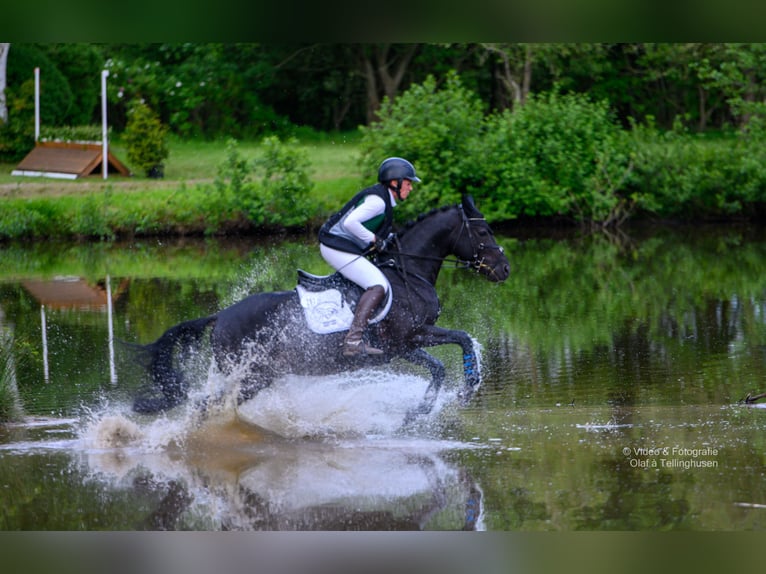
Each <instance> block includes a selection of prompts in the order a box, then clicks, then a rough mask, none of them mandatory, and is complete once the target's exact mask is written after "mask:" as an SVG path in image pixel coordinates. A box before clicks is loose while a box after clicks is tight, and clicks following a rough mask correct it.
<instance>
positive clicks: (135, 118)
mask: <svg viewBox="0 0 766 574" xmlns="http://www.w3.org/2000/svg"><path fill="white" fill-rule="evenodd" d="M124 141H125V145H126V146H127V149H128V161H130V162H131V164H132V165H133V166H135V167H136V168H137V169H138V170H140V171H142V172H144V173H146V175H147V177H152V175H153V174H156V175H159V176H160V177H161V176H162V168H163V164H164V161H165V160H166V159H167V157H168V155H169V154H170V149H169V147H168V141H167V128H166V127H165V126H164V125H162V122H160V119H159V117H158V116H157V115H156V114H155V113H154V111H152V109H151V108H150V107H149V106H148V105H146V104H145V103H144V102H140V101H137V102H134V103H133V104H132V105H131V108H130V112H129V114H128V124H127V126H126V127H125V134H124ZM158 171H159V173H157V172H158Z"/></svg>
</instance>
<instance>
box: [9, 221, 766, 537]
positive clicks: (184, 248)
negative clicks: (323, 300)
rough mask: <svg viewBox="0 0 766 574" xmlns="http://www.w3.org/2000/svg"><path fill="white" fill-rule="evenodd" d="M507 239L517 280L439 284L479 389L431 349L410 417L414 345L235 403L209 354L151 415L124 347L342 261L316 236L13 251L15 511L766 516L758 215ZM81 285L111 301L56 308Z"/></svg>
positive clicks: (733, 519)
mask: <svg viewBox="0 0 766 574" xmlns="http://www.w3.org/2000/svg"><path fill="white" fill-rule="evenodd" d="M500 240H501V243H502V244H503V246H504V247H505V248H506V252H507V253H508V254H509V259H510V260H511V263H512V266H513V269H514V272H513V273H512V276H511V278H510V279H509V280H508V281H507V282H506V283H505V284H503V285H492V284H490V283H488V282H484V281H483V280H482V279H481V278H478V277H476V276H474V275H472V274H468V273H465V272H460V271H456V270H444V271H443V272H442V276H441V277H440V280H439V285H438V286H437V289H438V291H439V293H440V297H441V300H442V305H443V313H442V317H441V318H440V324H442V325H443V326H447V327H453V328H463V329H466V330H467V331H469V332H470V333H471V334H472V335H473V336H474V337H475V338H476V341H477V343H478V344H479V346H480V348H481V350H482V352H481V355H482V356H481V359H482V371H483V374H484V378H483V383H482V387H481V389H480V391H479V393H478V394H477V395H476V397H475V398H474V399H473V400H472V402H471V403H470V404H469V405H468V406H466V407H461V406H459V405H458V402H457V397H456V392H457V389H458V388H459V385H460V369H461V365H460V357H459V355H460V353H459V351H458V350H457V349H456V348H455V349H450V348H449V347H445V348H440V349H435V350H434V354H435V355H436V356H438V357H439V358H441V359H442V360H443V361H444V362H445V364H446V366H447V369H448V385H447V388H446V389H445V390H444V391H443V392H442V393H441V395H440V396H439V399H438V401H437V403H436V405H435V407H434V410H433V411H432V412H431V413H430V414H429V415H428V416H425V417H421V418H420V419H419V420H417V421H415V422H413V423H411V424H405V417H406V414H407V412H408V410H409V409H410V408H412V407H413V406H415V405H417V404H418V402H419V401H420V399H421V398H422V396H423V393H424V391H425V388H426V386H427V385H428V379H427V374H426V373H425V372H423V371H421V370H419V369H417V368H414V367H412V366H410V365H408V364H407V363H405V362H400V361H397V362H394V363H392V364H391V365H388V366H386V367H380V368H375V369H366V370H362V371H357V372H353V373H342V374H340V375H336V376H331V377H307V376H300V377H299V376H293V375H287V374H286V375H285V376H283V377H281V378H280V379H279V380H277V381H276V383H275V384H274V385H273V386H272V387H271V388H269V389H266V390H264V391H262V392H261V393H260V395H258V397H257V398H256V399H255V400H253V401H250V402H248V403H245V404H244V405H242V406H241V407H239V408H237V407H236V406H235V405H236V401H235V400H234V396H235V392H236V389H235V388H234V386H233V385H232V382H231V381H227V380H226V379H225V378H223V376H222V375H221V374H220V373H217V372H216V371H215V369H212V368H210V366H209V365H208V364H207V363H206V362H205V360H204V356H202V355H201V357H202V358H201V359H200V360H199V361H198V364H197V365H196V367H197V368H196V369H195V370H194V373H193V378H194V381H195V386H194V392H193V396H192V398H191V400H190V401H189V402H187V403H185V404H184V405H183V406H182V407H179V408H177V409H174V410H173V411H171V412H169V413H167V414H165V415H160V416H148V415H137V414H135V413H133V412H131V409H130V403H131V400H132V397H133V396H134V394H135V392H136V390H137V389H138V388H139V387H140V385H141V384H142V383H143V379H142V371H141V370H140V368H138V367H137V365H136V364H135V363H134V362H133V360H132V358H131V355H130V353H128V352H127V350H126V349H125V348H124V347H123V346H122V345H121V344H120V341H135V342H148V341H151V340H153V339H154V338H156V337H157V336H159V335H160V334H161V333H162V332H163V331H164V330H165V329H166V328H168V327H169V326H171V325H173V324H175V323H177V322H179V321H181V320H185V319H188V318H193V317H197V316H203V315H206V314H208V313H211V312H213V311H215V310H216V309H217V308H219V307H220V306H223V305H227V304H230V303H232V302H234V301H236V300H237V299H239V298H240V297H242V296H244V295H245V294H247V293H250V292H254V291H259V290H274V289H284V288H291V286H292V285H294V270H295V268H297V267H301V268H304V269H307V270H310V271H312V272H315V273H323V272H326V270H325V269H323V262H322V261H321V259H320V258H319V257H318V254H317V253H316V252H315V249H314V246H313V245H312V242H311V240H310V239H307V240H306V241H303V240H290V241H263V242H260V243H259V242H253V241H238V242H229V241H210V240H209V241H195V240H186V241H178V242H176V241H169V242H166V241H162V242H151V241H148V242H142V243H128V244H123V245H111V244H96V245H70V244H65V245H47V244H38V245H25V246H14V245H8V246H4V247H3V248H2V249H0V263H2V265H0V268H1V269H2V272H1V273H0V310H2V312H0V330H2V332H3V339H2V340H3V341H5V342H4V348H5V354H6V356H10V357H11V359H12V360H11V362H10V364H11V365H12V369H11V372H12V374H13V377H12V379H13V382H14V383H15V387H16V388H17V391H18V393H17V400H18V403H19V404H20V406H21V408H23V412H24V417H23V419H22V420H20V421H19V422H16V423H13V424H8V425H3V426H2V427H0V487H1V488H0V507H2V508H3V512H2V515H0V516H1V517H2V518H1V520H0V528H2V529H4V530H19V529H23V530H97V529H98V530H103V529H106V530H146V529H148V530H160V529H161V530H164V529H186V530H403V529H427V530H461V529H480V530H481V529H486V530H503V531H507V530H523V531H534V530H567V531H568V530H652V531H655V530H760V529H762V528H763V527H764V524H765V523H766V511H765V510H764V507H766V480H764V472H766V471H765V470H764V468H765V466H764V453H765V452H766V444H765V442H766V438H764V437H766V433H765V432H764V431H766V408H764V406H762V405H761V404H755V405H746V404H741V403H740V402H739V400H740V399H741V398H743V397H744V396H745V395H746V394H747V393H749V392H752V393H757V392H764V391H766V382H764V381H766V378H765V377H764V369H765V368H766V355H765V354H764V349H766V346H765V345H764V343H766V324H765V323H764V316H766V315H765V313H764V311H766V279H764V273H763V265H762V261H764V260H765V259H764V255H766V253H765V251H766V238H764V236H763V233H762V231H761V230H760V229H758V228H751V227H745V228H735V227H727V228H714V227H711V228H706V229H697V230H694V231H692V230H685V229H680V230H672V231H668V230H659V231H657V230H652V232H651V233H644V232H642V231H635V232H633V234H632V235H630V237H629V238H628V239H626V238H621V240H620V241H617V240H615V238H613V237H609V236H605V235H596V236H581V235H579V234H576V233H573V234H568V235H564V236H560V237H554V236H551V235H546V234H542V235H537V236H534V235H522V234H520V233H516V234H510V233H509V234H507V235H503V236H501V237H500ZM33 281H36V282H41V281H42V282H43V283H45V284H47V285H49V286H50V285H52V290H49V291H47V292H46V291H45V290H43V291H40V289H38V288H37V286H36V284H35V283H33ZM57 281H58V283H57ZM62 281H67V285H69V286H70V287H71V286H72V285H77V286H79V287H81V288H82V289H81V290H80V294H81V295H83V294H84V295H87V294H88V293H90V295H91V296H92V300H91V301H90V302H85V303H84V302H82V301H80V302H79V303H77V304H76V305H63V304H62V303H61V302H60V301H59V302H57V301H56V300H55V297H52V296H51V293H53V294H56V293H59V294H61V293H62V292H63V291H62V285H63V283H61V282H62ZM86 288H87V289H86ZM105 292H108V293H109V294H110V295H111V301H112V304H111V305H110V304H108V298H106V297H103V294H104V293H105ZM45 297H48V298H47V299H45V301H41V299H43V298H45ZM99 297H101V298H99ZM9 341H10V342H9ZM9 350H10V351H9ZM209 397H216V401H215V402H212V403H209V408H208V409H207V411H206V412H205V414H204V415H202V414H200V410H199V409H197V408H196V406H195V405H197V404H198V401H200V400H203V399H206V398H209Z"/></svg>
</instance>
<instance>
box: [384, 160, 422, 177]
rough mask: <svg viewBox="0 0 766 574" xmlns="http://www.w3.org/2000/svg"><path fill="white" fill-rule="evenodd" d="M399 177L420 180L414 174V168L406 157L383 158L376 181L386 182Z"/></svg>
mask: <svg viewBox="0 0 766 574" xmlns="http://www.w3.org/2000/svg"><path fill="white" fill-rule="evenodd" d="M400 179H409V180H410V181H417V182H420V178H419V177H418V176H417V175H415V168H414V167H413V166H412V164H411V163H410V162H408V161H407V160H406V159H402V158H400V157H389V158H388V159H385V160H383V163H381V164H380V167H379V168H378V181H379V182H380V183H386V182H388V181H393V180H400Z"/></svg>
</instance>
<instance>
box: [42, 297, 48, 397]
mask: <svg viewBox="0 0 766 574" xmlns="http://www.w3.org/2000/svg"><path fill="white" fill-rule="evenodd" d="M40 325H41V327H42V332H43V378H44V379H45V382H46V383H47V382H48V380H49V375H50V372H49V370H48V326H47V322H46V320H45V305H40Z"/></svg>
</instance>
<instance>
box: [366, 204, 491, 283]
mask: <svg viewBox="0 0 766 574" xmlns="http://www.w3.org/2000/svg"><path fill="white" fill-rule="evenodd" d="M458 209H460V213H461V215H462V223H461V225H460V230H459V231H458V233H457V237H456V238H455V241H454V242H453V243H452V248H451V249H450V251H453V252H454V251H455V247H456V246H457V243H458V241H460V238H461V237H462V235H463V231H464V230H465V231H467V232H468V239H469V241H470V242H471V248H472V250H473V257H472V258H471V259H470V260H468V259H461V258H459V257H455V258H454V259H452V258H450V257H434V256H432V255H422V254H419V253H407V252H404V251H401V247H400V244H399V237H398V235H395V236H394V240H395V243H396V248H397V251H396V252H395V253H392V254H391V255H398V256H400V257H404V258H407V257H409V258H411V259H422V260H425V261H440V262H441V263H442V267H443V268H444V264H445V263H446V264H450V263H451V264H453V266H452V267H447V269H466V270H468V269H473V270H475V271H476V272H477V273H479V272H481V270H482V269H489V272H490V273H492V274H493V275H494V274H495V271H494V269H493V268H492V267H490V266H489V265H487V264H486V263H485V262H484V258H483V257H481V258H480V257H479V252H481V251H482V250H484V249H497V250H499V251H500V252H501V253H502V252H503V248H502V246H500V245H486V244H484V243H482V242H480V243H479V244H478V245H476V244H475V243H474V236H473V234H472V233H471V226H470V222H471V221H486V218H484V217H468V216H467V215H466V213H465V211H464V210H463V208H462V206H458ZM378 265H380V266H383V265H386V266H391V267H393V266H396V262H395V261H394V259H393V258H391V259H389V260H386V261H383V262H379V263H378ZM400 267H401V268H402V271H403V272H404V273H405V274H406V273H407V271H406V268H405V265H404V263H402V264H401V265H400Z"/></svg>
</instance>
